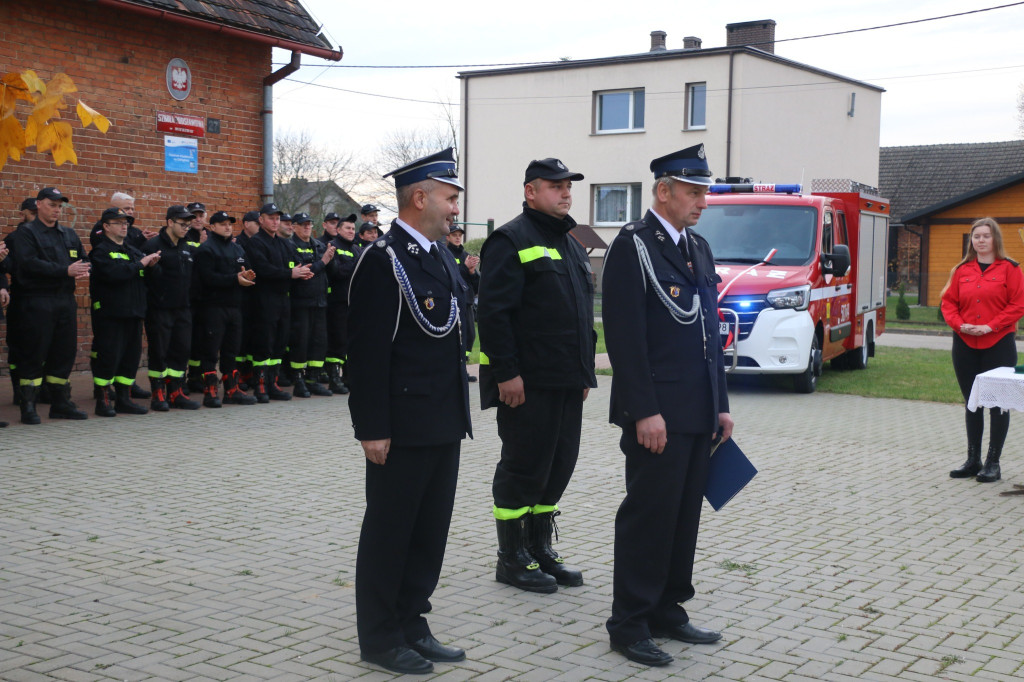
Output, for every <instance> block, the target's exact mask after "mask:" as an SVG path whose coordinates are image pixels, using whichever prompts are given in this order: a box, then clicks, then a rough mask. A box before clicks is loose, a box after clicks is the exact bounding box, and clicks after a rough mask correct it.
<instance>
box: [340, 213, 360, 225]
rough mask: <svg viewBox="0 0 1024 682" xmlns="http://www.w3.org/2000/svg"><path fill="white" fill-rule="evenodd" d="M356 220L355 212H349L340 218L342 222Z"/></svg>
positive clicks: (353, 221)
mask: <svg viewBox="0 0 1024 682" xmlns="http://www.w3.org/2000/svg"><path fill="white" fill-rule="evenodd" d="M356 220H357V217H356V214H355V213H349V214H348V215H347V216H345V217H344V218H342V219H341V222H343V223H355V222H356Z"/></svg>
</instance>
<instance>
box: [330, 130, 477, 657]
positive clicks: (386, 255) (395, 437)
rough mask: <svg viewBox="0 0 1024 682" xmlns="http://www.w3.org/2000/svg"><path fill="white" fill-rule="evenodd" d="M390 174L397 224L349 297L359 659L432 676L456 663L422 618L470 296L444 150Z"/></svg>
mask: <svg viewBox="0 0 1024 682" xmlns="http://www.w3.org/2000/svg"><path fill="white" fill-rule="evenodd" d="M388 175H391V176H394V178H395V187H396V193H397V196H398V218H397V219H396V220H395V221H394V222H393V223H392V227H391V230H390V231H389V232H388V233H387V235H385V236H384V237H382V238H380V239H378V240H377V241H376V242H375V243H374V245H372V246H371V247H369V248H368V249H367V250H366V251H364V252H363V254H362V256H361V257H360V259H359V263H358V265H357V266H356V270H355V273H354V274H353V275H352V285H351V290H350V293H349V303H350V306H351V310H350V313H351V314H350V315H349V320H348V322H349V332H350V337H349V342H350V345H349V358H350V363H351V364H350V377H351V382H352V385H351V389H352V395H351V398H350V402H349V406H350V408H351V412H352V421H353V424H354V426H355V436H356V439H357V440H359V441H360V442H361V444H362V447H363V451H364V453H365V455H366V512H365V515H364V516H363V524H362V530H361V532H360V535H359V552H358V557H357V559H356V627H357V631H358V635H359V648H360V655H361V657H362V659H363V660H365V661H369V662H371V663H374V664H376V665H380V666H381V667H384V668H386V669H388V670H391V671H393V672H397V673H419V674H423V673H429V672H430V671H432V670H433V662H434V661H440V662H455V661H461V660H464V659H465V656H466V654H465V652H464V651H463V650H461V649H457V648H455V647H448V646H444V645H442V644H441V643H440V642H438V641H437V639H435V638H434V636H433V635H432V634H431V632H430V627H429V625H428V624H427V621H426V619H425V618H424V615H425V614H426V613H428V612H429V611H430V601H429V599H430V596H431V594H432V593H433V591H434V588H435V587H436V585H437V581H438V577H439V576H440V572H441V564H442V561H443V559H444V550H445V545H446V542H447V538H448V527H449V524H450V522H451V515H452V505H453V503H454V500H455V487H456V481H457V478H458V470H459V451H460V446H461V441H462V439H463V438H464V437H465V436H466V435H467V434H469V435H472V433H471V426H470V416H469V384H468V383H467V382H466V368H465V362H466V360H465V355H464V351H465V343H464V338H463V332H462V329H461V324H460V323H461V319H460V318H461V309H462V307H463V306H464V305H465V304H466V300H467V299H466V297H467V291H466V288H465V285H464V284H463V283H462V281H461V279H460V278H459V276H458V273H457V271H456V265H455V261H454V259H453V258H452V257H451V254H450V253H449V252H448V250H447V249H445V248H443V247H440V248H439V247H438V245H437V244H436V243H433V242H435V241H436V240H439V239H442V238H443V237H444V235H445V234H447V232H448V229H449V226H450V225H451V223H452V222H453V221H454V220H455V218H456V216H458V213H459V207H458V200H459V192H460V191H461V190H462V185H461V184H459V182H458V178H457V175H456V171H455V161H454V156H453V154H452V150H451V149H447V150H445V151H443V152H439V153H437V154H434V155H432V156H429V157H426V158H424V159H420V160H418V161H414V162H413V163H411V164H409V165H408V166H405V167H403V168H400V169H398V170H396V171H393V172H391V173H389V174H388Z"/></svg>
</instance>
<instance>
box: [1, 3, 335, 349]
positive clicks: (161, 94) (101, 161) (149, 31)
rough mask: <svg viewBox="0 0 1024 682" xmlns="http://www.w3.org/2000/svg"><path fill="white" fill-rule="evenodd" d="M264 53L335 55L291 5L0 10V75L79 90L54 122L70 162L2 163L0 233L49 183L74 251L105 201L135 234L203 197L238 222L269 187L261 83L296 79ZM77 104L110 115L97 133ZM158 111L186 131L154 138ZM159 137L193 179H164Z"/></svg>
mask: <svg viewBox="0 0 1024 682" xmlns="http://www.w3.org/2000/svg"><path fill="white" fill-rule="evenodd" d="M272 47H280V48H284V49H287V50H291V51H292V57H293V58H292V64H291V67H297V66H298V64H299V59H300V54H307V55H313V56H316V57H320V58H323V59H332V60H338V59H341V50H340V48H339V49H333V48H332V47H331V45H330V44H329V43H328V42H327V41H326V40H325V39H324V38H323V37H322V36H321V35H319V27H318V26H317V24H316V23H315V22H314V21H313V19H312V18H311V17H310V16H309V14H308V13H307V12H306V10H305V9H304V8H303V7H302V5H301V4H300V3H299V2H298V0H261V1H260V2H253V1H250V0H221V2H218V3H217V4H216V6H215V5H214V4H213V3H205V2H195V1H194V0H92V1H90V2H82V1H81V0H3V2H0V72H2V73H7V72H12V71H14V72H21V71H23V70H25V69H32V70H34V71H35V72H36V73H37V74H38V75H39V76H40V77H41V78H43V79H44V80H49V79H50V78H51V77H52V76H53V75H54V74H55V73H59V72H64V73H66V74H67V75H68V76H70V77H71V78H72V79H73V80H74V82H75V85H76V86H77V88H78V92H77V93H74V94H73V95H72V96H69V97H68V98H67V101H68V102H69V106H68V108H67V109H66V110H65V111H64V112H63V115H62V120H65V121H68V122H70V123H71V125H72V129H73V133H74V145H75V150H76V152H77V155H78V165H72V164H69V163H66V164H64V165H62V166H60V167H57V166H56V165H55V164H54V163H53V162H52V161H51V160H50V156H49V155H48V154H40V153H38V152H37V151H35V149H34V148H30V149H29V150H28V151H27V153H26V154H25V155H24V156H23V157H22V160H21V161H10V160H9V161H8V162H7V165H6V166H5V167H4V169H3V171H0V229H2V231H3V234H5V235H6V234H7V233H8V232H9V231H10V230H11V229H13V227H14V225H15V222H16V220H15V218H16V215H17V208H18V204H20V202H21V200H22V199H24V198H25V197H30V196H31V197H34V196H35V195H36V192H37V191H38V189H39V188H40V187H44V186H51V185H52V186H55V187H58V188H60V190H61V191H62V192H63V193H64V194H65V195H67V196H69V197H70V198H71V203H70V204H69V205H68V206H67V208H66V209H65V211H64V215H63V217H62V219H61V223H62V224H64V225H67V226H69V227H73V228H75V229H76V230H77V231H78V232H79V235H80V236H81V237H82V241H83V242H84V243H88V239H87V232H88V229H89V228H90V227H91V226H92V224H93V223H94V222H95V221H96V219H97V218H98V217H99V214H100V213H101V212H102V211H103V209H104V208H106V207H107V206H108V205H109V199H110V196H111V194H113V193H114V192H116V191H124V192H127V193H129V194H131V195H132V196H134V197H135V207H136V211H137V215H138V223H137V224H138V225H139V226H140V227H143V228H146V229H157V228H158V227H159V226H161V225H162V224H163V221H162V218H163V216H164V212H165V211H166V209H167V206H169V205H171V204H184V203H187V202H189V201H202V202H204V203H205V204H207V206H210V207H215V208H216V209H224V210H227V211H229V212H231V213H233V214H235V215H236V216H237V215H239V214H240V213H242V212H244V211H247V210H251V209H253V208H255V207H258V206H259V203H260V201H261V195H267V194H271V193H272V191H273V185H272V183H271V184H270V185H269V188H268V187H267V185H266V184H265V182H264V177H265V167H264V162H265V160H268V159H265V155H264V149H267V148H268V147H267V141H268V140H270V141H272V131H271V134H270V135H269V136H265V132H267V131H266V128H267V127H268V125H267V124H268V122H269V121H270V119H269V118H268V117H266V116H265V115H264V90H265V86H270V87H272V84H273V82H276V80H279V79H280V78H282V77H284V76H285V75H288V73H291V72H292V71H294V70H295V69H294V68H290V67H289V66H286V67H284V68H283V69H280V70H278V72H277V73H276V74H275V73H274V68H273V66H272V65H271V48H272ZM172 60H181V61H183V62H184V64H185V65H187V70H185V69H182V68H181V64H180V62H177V61H175V62H174V64H172ZM172 75H173V79H172ZM183 76H184V77H185V78H187V81H186V82H185V83H184V84H183V83H182V77H183ZM185 88H187V89H188V92H187V96H186V97H184V98H180V96H181V95H182V94H184V89H185ZM172 91H174V92H175V94H177V95H178V96H179V98H176V97H174V96H172V94H171V93H172ZM76 98H80V99H82V100H83V101H84V102H86V103H87V104H89V105H90V106H91V107H93V108H94V109H96V110H98V111H99V112H100V113H102V114H103V115H105V116H106V117H107V118H108V119H110V122H111V124H112V125H111V127H110V130H109V131H108V132H107V133H106V134H105V135H104V134H102V133H100V132H99V131H98V130H96V129H95V128H94V127H90V128H87V129H83V128H82V127H81V125H80V123H79V122H78V120H77V117H76V115H75V109H74V106H75V102H76ZM267 109H268V110H269V109H270V107H267ZM158 114H165V115H166V114H171V115H175V114H176V115H186V116H189V117H191V119H190V123H191V124H192V126H193V127H191V128H188V127H186V128H184V129H182V128H180V127H178V126H177V124H175V126H174V127H177V128H178V130H177V131H165V130H160V129H158ZM19 118H20V119H21V120H22V121H23V122H24V117H19ZM163 118H166V116H164V117H163ZM166 125H167V124H166V123H165V124H164V125H163V126H162V127H166ZM271 125H272V124H271ZM166 136H171V137H176V138H179V139H184V140H188V141H189V142H187V143H186V145H189V144H191V140H194V141H195V148H196V153H197V156H198V159H197V161H198V163H197V164H196V166H195V167H194V171H195V172H175V171H169V170H165V164H166V163H167V160H166V159H165V155H166V154H167V151H166V149H165V145H167V144H168V143H167V142H166V140H165V137H166ZM172 151H173V150H172ZM173 158H177V157H175V156H174V155H173V154H172V159H173ZM268 161H269V160H268ZM179 167H180V166H179ZM87 292H88V288H87V286H86V285H84V284H83V285H80V286H79V293H80V303H81V317H80V318H79V320H80V323H79V329H80V349H82V350H80V353H79V360H80V362H79V368H81V367H82V366H83V363H82V362H81V361H82V360H83V359H84V358H87V355H88V354H87V349H88V341H89V338H90V328H89V323H88V308H87V304H88V301H87V299H88V293H87Z"/></svg>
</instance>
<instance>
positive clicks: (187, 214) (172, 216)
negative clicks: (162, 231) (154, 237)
mask: <svg viewBox="0 0 1024 682" xmlns="http://www.w3.org/2000/svg"><path fill="white" fill-rule="evenodd" d="M194 219H195V216H194V215H192V212H191V211H189V210H188V209H187V208H185V207H184V206H178V205H175V206H171V207H170V208H168V209H167V215H165V216H164V220H194Z"/></svg>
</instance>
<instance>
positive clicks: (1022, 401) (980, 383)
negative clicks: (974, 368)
mask: <svg viewBox="0 0 1024 682" xmlns="http://www.w3.org/2000/svg"><path fill="white" fill-rule="evenodd" d="M979 407H999V408H1002V409H1004V410H1016V411H1018V412H1024V374H1017V373H1016V372H1014V371H1013V367H996V368H995V369H990V370H989V371H987V372H982V373H981V374H979V375H978V376H976V377H975V378H974V385H973V386H972V387H971V397H970V398H968V399H967V409H968V410H970V411H971V412H974V411H976V410H977V409H978V408H979Z"/></svg>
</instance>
